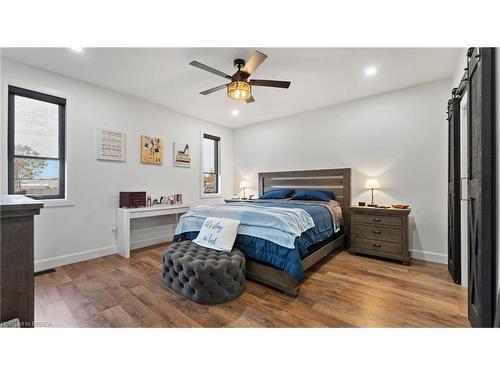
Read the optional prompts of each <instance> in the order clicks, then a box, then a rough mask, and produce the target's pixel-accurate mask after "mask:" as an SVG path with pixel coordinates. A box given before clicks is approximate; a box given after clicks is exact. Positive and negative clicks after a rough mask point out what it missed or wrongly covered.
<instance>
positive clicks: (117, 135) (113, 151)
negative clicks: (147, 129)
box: [97, 128, 127, 161]
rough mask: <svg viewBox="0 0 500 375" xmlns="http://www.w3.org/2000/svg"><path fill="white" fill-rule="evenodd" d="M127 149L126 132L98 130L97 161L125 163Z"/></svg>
mask: <svg viewBox="0 0 500 375" xmlns="http://www.w3.org/2000/svg"><path fill="white" fill-rule="evenodd" d="M126 148H127V134H126V133H125V132H123V131H119V130H111V129H101V128H97V160H111V161H125V158H126Z"/></svg>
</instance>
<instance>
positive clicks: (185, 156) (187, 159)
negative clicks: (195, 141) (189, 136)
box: [174, 142, 191, 168]
mask: <svg viewBox="0 0 500 375" xmlns="http://www.w3.org/2000/svg"><path fill="white" fill-rule="evenodd" d="M174 166H175V167H186V168H189V167H191V154H190V152H189V144H187V143H180V142H174Z"/></svg>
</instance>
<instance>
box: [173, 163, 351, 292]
mask: <svg viewBox="0 0 500 375" xmlns="http://www.w3.org/2000/svg"><path fill="white" fill-rule="evenodd" d="M350 181H351V170H350V169H349V168H342V169H321V170H305V171H286V172H266V173H259V175H258V183H259V196H261V195H262V194H263V193H265V192H267V191H269V190H273V189H278V188H290V189H294V190H295V191H299V190H309V189H315V190H325V191H329V192H331V193H333V194H334V195H335V201H331V202H316V201H314V202H311V201H296V200H288V199H284V200H283V199H280V200H261V199H259V200H255V201H251V202H243V203H240V202H238V203H226V204H225V205H213V206H206V207H201V206H200V208H199V210H200V212H199V214H200V219H199V220H202V219H201V218H202V217H203V214H205V216H216V217H234V216H232V215H236V216H238V215H239V216H238V218H240V219H243V220H242V224H241V225H240V230H239V232H238V236H237V238H236V242H235V244H234V248H238V249H240V250H242V251H243V252H244V253H245V256H246V258H247V266H246V276H247V278H250V279H253V280H256V281H258V282H261V283H264V284H266V285H269V286H271V287H274V288H277V289H279V290H281V291H283V292H284V293H285V294H288V295H291V296H297V295H298V294H299V285H300V282H301V281H302V280H303V279H304V272H305V271H306V270H307V269H309V268H310V267H312V266H313V265H314V264H316V263H317V262H319V261H320V260H321V259H323V258H324V257H325V256H327V255H328V254H330V253H332V252H333V251H335V250H337V249H341V248H345V247H346V246H347V240H348V238H349V236H348V232H349V225H350V223H349V214H348V208H349V204H350V201H351V188H350ZM203 208H205V209H206V210H208V211H207V212H203ZM292 211H293V214H305V215H307V217H308V218H309V219H311V218H312V220H313V222H314V223H313V225H309V229H307V230H306V231H304V232H302V234H301V235H300V236H298V237H296V238H295V242H294V243H292V244H291V246H290V244H289V243H288V244H287V243H282V242H280V238H278V240H276V239H275V237H272V238H268V237H266V236H265V235H264V236H263V235H261V233H260V232H259V228H258V227H259V226H260V221H262V220H266V221H268V219H275V217H274V215H275V214H276V215H277V216H278V217H279V218H281V216H282V213H283V212H285V213H286V214H287V215H288V214H289V212H292ZM254 212H255V213H256V216H255V217H253V216H252V215H253V213H254ZM306 213H307V214H306ZM209 214H210V215H209ZM257 214H258V215H257ZM186 215H188V214H186ZM259 215H260V216H259ZM188 216H189V215H188ZM193 216H196V215H195V214H193ZM249 218H251V219H249ZM285 219H286V215H285ZM300 219H301V217H299V220H300ZM252 220H254V221H252ZM186 221H187V219H186V220H184V222H186ZM181 223H183V221H182V219H181V222H180V225H179V227H178V233H176V235H175V237H174V240H192V239H194V238H195V237H196V236H197V234H198V232H197V231H196V230H193V228H190V227H189V226H186V225H184V226H182V225H181ZM244 224H247V225H244ZM273 224H274V225H275V226H282V225H286V224H287V223H281V222H280V221H278V222H277V223H276V222H273V223H272V224H271V225H270V226H272V225H273ZM198 225H199V223H198ZM179 228H181V229H179ZM245 229H246V230H247V231H245ZM256 231H257V232H258V233H259V234H255V233H257V232H256ZM291 231H292V230H291ZM268 235H269V234H268ZM283 241H285V242H286V239H283Z"/></svg>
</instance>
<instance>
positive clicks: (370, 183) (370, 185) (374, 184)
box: [365, 178, 380, 189]
mask: <svg viewBox="0 0 500 375" xmlns="http://www.w3.org/2000/svg"><path fill="white" fill-rule="evenodd" d="M365 189H380V184H379V182H378V180H377V179H376V178H369V179H368V180H366V182H365Z"/></svg>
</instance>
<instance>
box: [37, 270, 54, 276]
mask: <svg viewBox="0 0 500 375" xmlns="http://www.w3.org/2000/svg"><path fill="white" fill-rule="evenodd" d="M52 272H56V270H55V269H53V268H50V269H48V270H43V271H38V272H35V277H37V276H42V275H46V274H48V273H52Z"/></svg>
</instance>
